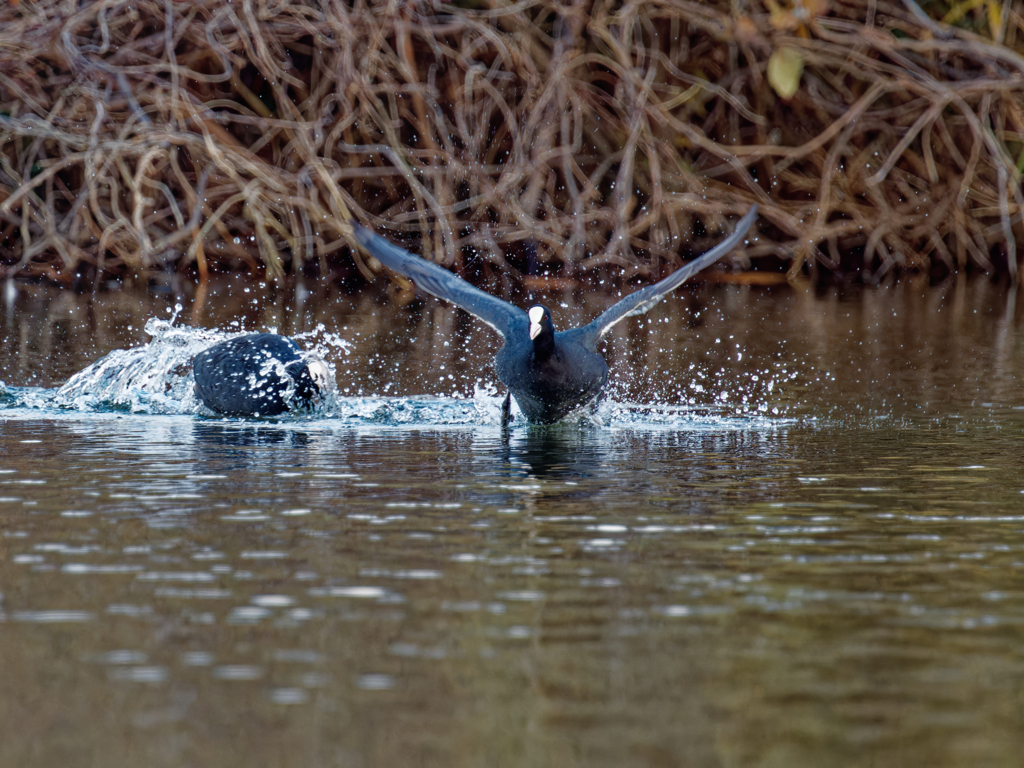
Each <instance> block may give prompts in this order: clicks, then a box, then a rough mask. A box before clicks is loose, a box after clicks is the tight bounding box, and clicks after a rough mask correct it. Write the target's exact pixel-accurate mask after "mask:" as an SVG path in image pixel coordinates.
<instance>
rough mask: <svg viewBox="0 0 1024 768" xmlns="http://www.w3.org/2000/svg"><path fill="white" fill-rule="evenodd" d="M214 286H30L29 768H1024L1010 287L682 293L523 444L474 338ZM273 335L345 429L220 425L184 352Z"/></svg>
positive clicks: (6, 695)
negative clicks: (320, 378) (137, 369)
mask: <svg viewBox="0 0 1024 768" xmlns="http://www.w3.org/2000/svg"><path fill="white" fill-rule="evenodd" d="M246 288H248V289H249V291H248V292H246V290H245V289H246ZM193 290H194V289H189V288H187V287H182V288H181V292H180V293H175V292H174V290H171V291H166V292H156V293H154V292H152V291H107V290H100V291H98V292H97V293H96V294H95V295H74V294H69V293H61V292H57V291H53V290H51V289H48V288H45V287H42V286H25V285H21V286H18V287H17V290H8V291H5V293H4V298H5V301H6V303H5V304H4V305H3V307H2V310H0V311H2V314H0V339H2V340H3V344H2V345H0V380H2V381H3V382H4V383H5V386H4V387H3V391H2V392H0V534H2V538H0V593H2V597H0V669H2V670H3V674H2V675H0V764H2V765H19V766H79V765H81V766H99V765H103V766H137V765H147V766H164V765H166V766H179V765H222V766H235V765H237V766H243V765H246V766H248V765H279V766H292V765H309V766H376V765H410V764H412V765H424V766H433V765H436V766H479V765H488V766H546V765H551V766H574V765H578V766H604V765H607V766H623V765H630V766H632V765H637V766H670V765H673V766H674V765H687V766H705V765H706V766H802V765H807V766H820V765H858V766H859V765H873V766H907V765H931V766H963V765H986V766H1003V765H1005V766H1016V765H1019V762H1020V755H1021V754H1024V735H1022V734H1024V730H1022V729H1021V724H1022V720H1024V693H1022V691H1024V626H1022V624H1024V587H1022V584H1024V582H1022V578H1021V577H1022V575H1024V504H1022V500H1024V497H1022V493H1024V478H1022V475H1021V473H1020V471H1019V465H1020V461H1019V457H1020V455H1021V454H1022V450H1021V449H1022V447H1024V446H1022V438H1024V410H1022V407H1024V398H1021V396H1020V392H1019V388H1018V386H1017V380H1018V375H1019V374H1020V373H1021V366H1022V360H1024V357H1022V354H1021V353H1022V336H1021V331H1020V328H1021V322H1022V321H1021V318H1020V316H1019V313H1018V311H1017V309H1016V302H1015V299H1016V296H1015V294H1014V293H1013V292H1011V291H1009V290H1008V289H1006V288H1004V287H1000V286H998V285H993V284H991V283H987V282H985V281H982V280H975V281H960V282H949V283H946V284H943V285H941V286H938V287H934V288H930V287H928V286H926V285H918V284H915V283H913V282H911V281H907V282H904V283H901V284H899V285H897V286H895V287H889V288H883V289H869V290H849V291H838V290H833V291H825V292H821V293H817V294H815V293H812V292H800V291H794V290H788V289H787V290H785V291H782V290H775V291H767V290H764V289H750V288H741V287H735V286H715V287H711V286H698V287H696V288H690V289H688V290H686V291H680V292H679V294H678V295H676V296H673V297H671V298H670V299H668V300H667V301H665V302H663V303H662V304H661V305H659V307H658V308H657V309H656V310H654V311H653V312H652V313H651V314H650V315H649V316H648V317H647V318H643V319H636V320H631V321H628V322H625V323H622V324H621V325H620V326H619V327H617V328H616V329H615V331H614V333H613V334H610V338H609V339H608V344H607V356H608V358H609V361H610V362H611V364H612V367H613V387H612V393H611V396H610V398H609V401H608V402H607V403H606V404H605V405H603V406H602V408H601V409H600V410H599V412H598V414H597V415H596V417H595V418H593V419H585V420H582V421H580V422H579V423H575V424H568V425H560V426H556V427H553V428H533V427H528V426H526V425H524V424H522V423H518V424H516V425H514V428H513V429H512V431H511V434H510V435H509V436H508V437H507V439H506V438H503V436H502V434H501V431H500V429H499V428H498V426H497V424H498V406H499V404H500V399H499V396H498V395H499V393H498V392H497V390H495V389H493V387H492V384H491V382H492V378H491V377H492V375H493V374H492V371H491V369H490V367H489V366H490V359H491V354H492V352H493V347H494V343H495V341H494V337H493V335H492V334H491V332H490V331H489V330H488V329H487V328H486V327H482V326H480V325H479V324H477V323H475V322H473V321H472V320H471V319H469V318H467V317H466V316H465V315H463V314H462V313H461V312H458V311H456V310H453V309H451V308H449V307H446V306H444V305H442V304H441V303H439V302H434V301H432V300H430V301H427V302H419V303H414V304H412V305H410V306H406V307H404V308H403V307H400V306H398V305H396V304H395V303H393V302H392V301H391V300H390V299H389V298H388V296H387V295H385V294H383V293H374V292H365V293H363V294H360V295H358V296H348V295H345V294H343V293H336V292H333V291H331V290H329V289H326V288H323V287H320V286H299V287H297V288H295V287H291V288H288V289H274V288H257V287H255V286H251V285H249V286H246V285H245V284H243V283H241V282H232V281H226V282H224V283H220V284H218V285H214V286H212V288H211V290H210V291H209V293H208V294H207V295H206V296H199V297H197V296H196V295H195V294H194V293H193ZM546 298H547V301H548V303H549V304H551V305H552V307H553V309H555V311H556V320H558V321H562V322H565V321H568V320H571V319H577V318H578V319H580V320H582V319H586V318H589V317H592V316H593V315H594V314H596V313H597V312H598V311H600V309H601V308H602V307H603V306H604V303H606V302H607V301H608V300H609V299H608V298H607V297H602V296H579V295H573V294H571V293H566V294H553V295H549V296H547V297H546ZM178 303H180V304H181V305H182V307H183V309H182V311H181V313H180V314H179V315H178V316H177V319H176V322H175V324H174V325H168V324H167V321H168V319H169V318H170V317H171V315H172V314H173V308H174V306H175V305H176V304H178ZM154 318H157V319H158V320H160V321H161V322H160V323H157V324H156V325H154V324H153V319H154ZM147 325H148V326H149V328H150V330H151V331H155V332H156V336H153V335H150V334H147V333H146V332H145V329H146V327H147ZM271 328H276V329H277V330H279V331H281V332H284V333H288V334H292V335H298V336H299V337H300V338H301V339H302V340H303V343H304V344H305V345H306V346H307V347H309V348H316V349H318V350H319V351H320V352H321V353H322V354H324V355H325V356H327V357H328V359H329V361H330V362H331V363H332V364H333V365H334V367H335V369H336V375H337V383H338V392H337V398H336V400H335V401H334V402H333V403H332V404H331V407H330V408H328V409H327V410H325V411H324V412H321V413H318V414H315V415H314V416H312V417H302V418H295V419H284V420H262V421H259V420H258V421H245V420H239V419H218V418H212V417H211V416H210V415H209V414H204V413H203V412H202V410H201V409H200V408H199V407H198V406H197V405H196V404H195V402H194V400H190V399H189V398H190V393H189V391H188V370H187V364H180V361H177V358H175V355H179V356H183V357H184V359H186V361H187V357H188V354H187V353H188V351H189V350H190V349H192V348H193V347H195V346H198V347H201V346H202V345H203V344H207V343H210V341H211V340H212V339H215V338H220V337H222V336H223V335H224V334H229V333H234V332H240V331H242V330H267V329H271ZM343 342H344V343H343ZM115 350H135V351H134V352H132V353H130V354H132V355H134V357H132V358H131V360H134V361H136V363H137V364H138V365H140V366H141V367H142V368H145V367H146V366H147V365H148V366H149V368H146V371H148V372H152V371H154V370H157V371H159V375H158V376H151V377H146V376H140V377H136V378H135V379H133V380H132V381H128V382H127V383H126V382H125V381H120V382H114V381H113V380H112V379H111V378H110V377H106V378H104V377H100V378H98V379H96V380H94V381H93V383H92V384H91V385H90V386H91V387H92V392H91V393H83V392H81V391H77V390H75V389H74V387H73V386H72V385H68V384H67V382H68V380H69V379H72V376H73V374H74V373H75V372H77V371H79V370H81V369H83V368H86V367H87V366H89V365H90V364H94V363H96V361H98V360H102V359H103V356H104V355H106V354H108V353H110V352H112V351H115ZM111 359H112V358H107V360H108V361H109V360H111ZM121 359H128V358H121ZM172 362H173V363H175V364H174V365H171V363H172ZM100 365H103V363H100ZM161 366H163V367H161ZM91 370H92V371H94V372H95V371H97V370H98V369H97V368H96V367H94V368H93V369H91ZM72 381H74V380H73V379H72ZM133 382H134V383H133ZM136 384H138V386H136ZM62 386H63V387H64V388H63V390H61V387H62ZM88 394H91V395H94V396H87V395H88Z"/></svg>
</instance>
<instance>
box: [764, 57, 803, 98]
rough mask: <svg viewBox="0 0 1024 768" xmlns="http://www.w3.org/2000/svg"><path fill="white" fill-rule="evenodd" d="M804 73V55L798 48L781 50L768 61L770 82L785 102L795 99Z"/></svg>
mask: <svg viewBox="0 0 1024 768" xmlns="http://www.w3.org/2000/svg"><path fill="white" fill-rule="evenodd" d="M803 73H804V55H803V53H801V52H800V51H799V50H798V49H796V48H790V47H789V46H785V47H783V48H779V50H777V51H775V53H773V54H772V55H771V58H769V59H768V82H769V83H771V86H772V88H774V89H775V92H776V93H777V94H779V98H781V99H783V100H785V101H789V100H790V99H791V98H793V94H795V93H796V89H797V88H799V87H800V76H801V75H803Z"/></svg>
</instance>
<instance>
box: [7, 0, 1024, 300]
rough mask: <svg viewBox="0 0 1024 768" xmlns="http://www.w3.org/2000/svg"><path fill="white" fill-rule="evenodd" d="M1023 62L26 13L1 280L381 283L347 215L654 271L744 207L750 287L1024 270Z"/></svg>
mask: <svg viewBox="0 0 1024 768" xmlns="http://www.w3.org/2000/svg"><path fill="white" fill-rule="evenodd" d="M1022 48H1024V0H1013V1H1012V2H1010V1H1009V0H1007V1H1006V2H997V1H996V0H988V1H987V2H986V1H984V0H967V2H960V3H945V2H932V3H928V2H925V3H923V10H922V6H918V5H916V4H914V3H912V2H910V1H909V0H907V2H886V1H885V0H877V1H875V0H847V1H846V2H842V1H840V0H832V1H831V2H825V0H803V2H800V0H795V2H794V1H793V0H774V1H773V0H749V1H748V0H733V1H731V2H726V0H717V1H715V2H707V3H702V2H683V1H680V0H642V1H640V2H632V3H625V4H621V3H607V2H600V1H598V2H571V1H570V2H565V3H555V2H551V1H550V0H541V1H534V0H523V1H522V2H511V1H510V0H509V1H506V0H463V1H462V2H458V1H456V2H453V3H450V4H446V3H441V2H425V1H424V2H408V3H398V2H391V3H384V2H380V3H365V2H362V1H361V0H356V2H354V3H351V4H349V3H343V2H326V1H325V2H314V0H306V1H305V2H284V1H281V2H252V1H249V0H230V1H229V0H215V1H210V0H205V1H203V0H201V1H200V2H172V0H163V1H162V2H151V1H149V0H142V1H141V2H131V3H124V2H118V1H117V0H105V1H103V2H71V1H68V2H47V1H46V0H41V1H39V2H31V1H30V0H20V2H13V1H12V0H7V2H4V3H3V5H2V6H0V219H2V220H0V277H4V276H12V275H18V276H45V277H48V278H51V279H54V280H59V281H62V282H68V281H70V280H72V279H74V276H75V275H78V276H83V275H84V276H85V277H89V276H97V275H101V274H104V273H107V274H112V275H115V276H116V275H119V274H123V273H125V272H130V273H135V274H138V273H143V274H144V273H145V272H146V271H147V270H153V269H178V270H181V271H187V272H190V273H194V274H195V275H197V277H198V278H199V279H200V280H205V278H206V276H207V275H208V274H209V273H210V272H211V271H224V270H232V269H240V268H241V269H249V270H250V271H252V272H253V273H254V274H258V275H260V276H264V275H265V276H266V277H267V278H268V279H271V278H274V277H277V276H279V275H283V274H285V273H288V272H295V271H299V270H312V271H316V270H319V273H321V274H325V273H329V271H330V270H331V269H333V268H334V267H335V266H337V265H340V264H351V263H352V261H351V260H352V259H353V258H354V259H355V263H356V266H357V267H358V268H359V269H360V271H362V272H363V273H364V275H367V276H369V273H370V270H369V267H370V266H371V265H368V264H366V263H364V262H363V261H362V259H361V257H360V256H359V254H358V253H352V254H350V248H349V243H350V242H352V240H351V237H350V235H351V230H350V228H349V226H348V223H347V222H348V221H349V220H351V219H352V218H355V219H358V220H360V221H362V222H364V223H368V224H369V225H370V226H373V227H375V228H376V229H378V231H381V232H384V233H386V234H387V235H389V236H390V237H392V238H394V239H396V240H402V241H405V242H407V243H408V244H409V245H410V247H412V248H414V249H418V248H420V247H422V248H423V250H424V251H425V252H428V253H431V254H433V255H434V258H436V259H438V260H439V261H442V262H444V263H446V264H448V265H450V266H451V267H452V268H454V269H456V270H469V271H473V272H479V271H481V270H482V271H485V272H501V273H506V274H509V273H511V274H514V273H515V272H516V271H517V270H519V271H522V270H525V269H527V268H529V269H531V270H534V269H536V270H540V271H547V270H551V271H553V272H557V273H560V274H563V275H568V276H576V275H579V274H580V273H581V272H588V271H593V270H598V271H602V270H606V269H607V270H613V271H614V272H616V273H623V272H625V273H626V274H629V273H634V272H640V273H643V274H657V273H661V272H665V271H667V270H670V269H671V268H672V264H673V263H676V262H678V261H679V259H680V258H686V257H687V256H689V255H690V254H691V253H693V252H697V251H701V250H704V249H705V248H706V247H708V246H709V245H711V244H713V243H714V242H715V241H716V240H717V238H719V237H720V235H721V233H722V232H723V231H726V230H728V229H729V227H730V226H731V225H730V222H731V221H732V220H734V219H735V218H736V217H737V216H738V215H741V214H742V213H743V212H745V211H746V210H747V209H748V207H749V206H750V205H751V204H752V203H757V204H758V205H759V206H760V210H761V220H760V221H759V223H758V224H757V225H756V228H757V230H758V231H757V233H756V234H754V235H753V236H752V237H751V238H750V241H749V243H748V245H747V247H746V248H745V249H744V250H742V251H738V252H736V253H735V254H734V255H733V256H731V257H730V258H731V260H732V264H733V266H734V268H736V269H738V270H751V269H757V270H762V271H773V270H774V271H777V272H778V271H785V270H788V272H789V275H790V276H791V277H795V276H798V275H800V274H805V273H807V272H812V273H814V272H816V271H817V270H819V269H821V268H822V267H824V268H825V269H827V270H829V271H838V272H842V273H857V274H859V275H860V276H861V277H862V278H863V279H865V280H877V279H878V278H879V277H880V276H882V275H884V274H885V273H887V272H889V271H892V270H894V268H895V269H897V270H898V269H917V270H921V269H933V270H938V271H939V272H945V271H946V270H956V269H964V268H967V267H975V268H980V269H983V270H997V271H998V270H1004V271H1007V272H1009V273H1010V274H1011V275H1016V270H1017V264H1016V261H1017V259H1016V245H1015V242H1016V240H1017V239H1018V238H1020V239H1021V241H1022V242H1024V229H1022V223H1021V211H1022V206H1024V197H1022V195H1021V189H1020V175H1021V168H1022V167H1024V57H1022V56H1021V55H1020V54H1019V53H1018V52H1017V51H1018V50H1019V49H1022ZM780 52H781V53H780ZM773 57H775V59H774V61H773ZM770 62H772V66H769V63H770ZM780 62H782V63H783V64H784V65H785V66H782V67H781V68H780V67H779V66H778V65H779V63H780ZM773 68H774V71H773V72H772V73H771V75H772V77H771V81H769V71H770V70H772V69H773ZM801 68H802V74H801ZM780 73H781V74H780ZM780 81H782V82H781V84H780ZM787 81H788V84H789V85H792V86H794V87H796V90H795V93H793V95H792V97H791V98H789V99H788V100H787V99H783V98H781V97H780V96H779V93H780V92H782V93H785V89H786V86H787ZM1008 256H1009V258H1008Z"/></svg>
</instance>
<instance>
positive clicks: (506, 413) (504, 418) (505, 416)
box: [501, 392, 512, 432]
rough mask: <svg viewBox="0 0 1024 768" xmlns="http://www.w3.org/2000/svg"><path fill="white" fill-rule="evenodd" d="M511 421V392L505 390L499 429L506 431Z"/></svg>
mask: <svg viewBox="0 0 1024 768" xmlns="http://www.w3.org/2000/svg"><path fill="white" fill-rule="evenodd" d="M511 421H512V393H511V392H507V393H506V394H505V402H504V403H502V405H501V429H502V431H503V432H507V431H508V425H509V424H510V423H511Z"/></svg>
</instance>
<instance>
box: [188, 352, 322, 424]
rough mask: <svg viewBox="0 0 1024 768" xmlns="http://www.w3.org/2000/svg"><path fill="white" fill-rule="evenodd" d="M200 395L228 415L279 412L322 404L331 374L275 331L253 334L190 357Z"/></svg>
mask: <svg viewBox="0 0 1024 768" xmlns="http://www.w3.org/2000/svg"><path fill="white" fill-rule="evenodd" d="M192 373H193V375H194V377H195V383H196V397H198V398H199V400H200V401H201V402H202V403H203V405H205V406H206V407H207V408H209V409H210V410H212V411H216V412H217V413H221V414H224V415H226V416H279V415H280V414H282V413H286V412H287V411H293V410H294V411H308V410H310V409H311V408H313V407H314V406H315V405H316V404H317V403H319V402H320V401H321V400H322V398H323V396H324V393H325V390H326V388H327V382H328V377H329V372H328V369H327V366H326V365H325V364H324V363H323V362H322V361H320V360H316V359H309V358H307V357H305V356H303V354H302V350H301V349H300V348H299V345H298V344H296V343H295V342H294V341H292V340H291V339H289V338H287V337H285V336H278V335H277V334H276V333H253V334H249V335H248V336H239V337H238V338H235V339H229V340H228V341H222V342H219V343H217V344H214V345H213V346H212V347H209V348H208V349H204V350H203V351H202V352H200V353H199V354H198V355H196V356H195V359H194V360H193V361H192Z"/></svg>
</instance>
